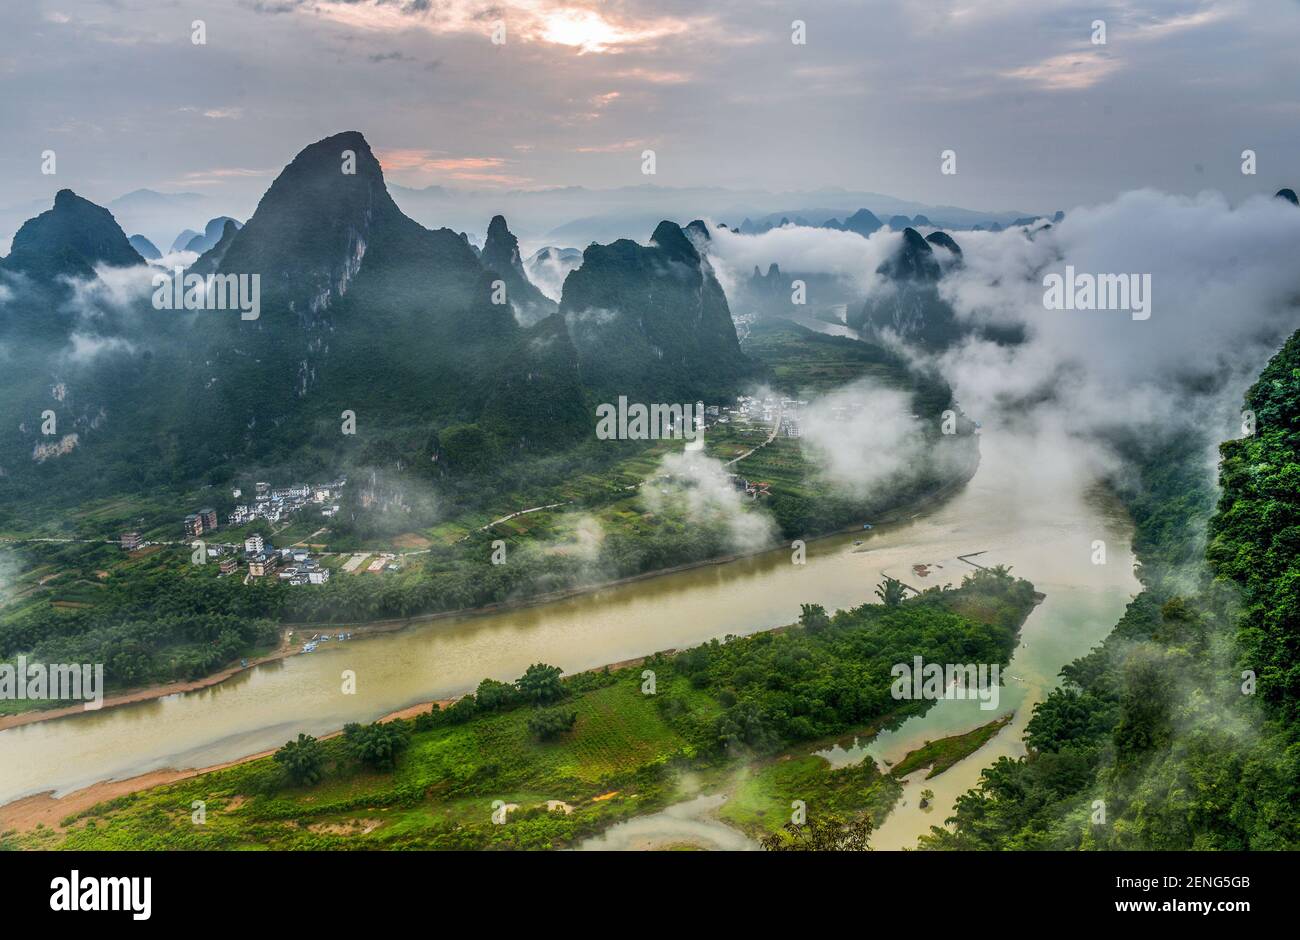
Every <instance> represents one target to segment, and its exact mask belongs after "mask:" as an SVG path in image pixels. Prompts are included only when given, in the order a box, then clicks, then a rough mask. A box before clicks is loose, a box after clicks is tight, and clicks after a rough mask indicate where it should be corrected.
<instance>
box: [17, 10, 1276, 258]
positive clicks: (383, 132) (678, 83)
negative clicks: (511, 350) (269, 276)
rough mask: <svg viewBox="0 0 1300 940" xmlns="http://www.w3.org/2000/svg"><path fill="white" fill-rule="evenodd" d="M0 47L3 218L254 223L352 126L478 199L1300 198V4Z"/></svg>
mask: <svg viewBox="0 0 1300 940" xmlns="http://www.w3.org/2000/svg"><path fill="white" fill-rule="evenodd" d="M195 20H202V21H203V22H204V24H205V27H206V43H205V44H202V45H196V44H195V43H194V42H193V41H192V32H193V30H192V23H193V21H195ZM795 20H802V21H803V22H804V23H805V24H806V39H807V41H806V44H803V45H797V44H795V43H793V42H792V41H791V34H792V28H791V24H792V22H793V21H795ZM1094 20H1104V21H1105V24H1106V44H1105V45H1096V44H1094V43H1093V42H1092V37H1093V33H1094V29H1093V25H1092V24H1093V21H1094ZM499 22H504V24H505V37H506V39H505V42H504V43H503V44H493V42H492V32H493V29H494V27H495V26H496V25H497V24H498V23H499ZM0 27H3V28H0V81H2V82H3V86H4V94H3V95H2V96H0V128H2V129H3V135H2V139H3V144H2V145H0V206H7V207H12V206H16V205H20V204H26V203H30V202H33V201H44V200H46V199H48V197H49V196H50V195H51V194H52V193H53V191H54V190H55V189H58V188H61V187H64V186H68V187H71V188H73V189H75V190H77V191H78V192H81V193H83V194H84V195H86V196H88V197H89V198H91V199H94V200H96V201H99V202H101V203H103V202H108V201H110V200H111V199H113V198H115V197H117V196H120V195H122V194H123V193H126V192H128V191H130V190H132V189H135V188H138V187H149V188H153V189H158V190H162V191H190V192H200V193H205V194H209V195H211V196H214V197H216V198H217V199H218V201H220V202H222V203H226V202H227V201H228V203H229V206H230V208H229V211H231V212H232V213H241V214H247V212H248V211H249V210H250V209H251V207H252V205H253V204H254V203H255V200H256V198H257V196H258V195H260V193H261V192H262V191H263V190H264V189H265V188H266V186H267V185H269V183H270V181H271V180H272V179H273V177H274V176H275V174H276V173H277V172H278V171H279V170H280V168H281V167H283V165H284V164H285V163H286V162H287V161H288V160H289V159H291V158H292V156H293V155H294V154H295V153H296V152H297V151H298V150H299V149H301V148H302V147H303V146H304V145H306V144H307V143H309V142H311V141H314V140H317V139H319V138H321V137H324V136H326V135H328V134H331V133H334V132H337V131H340V130H345V129H357V130H361V131H362V132H364V133H365V135H366V136H367V138H368V139H369V140H370V142H371V145H372V146H373V147H374V148H375V150H376V151H377V152H378V153H379V156H380V159H381V161H382V163H383V164H384V167H385V170H386V172H387V174H388V176H389V178H390V180H392V181H395V182H399V183H403V184H406V185H409V186H426V185H430V184H441V185H444V186H448V187H458V188H467V189H476V190H482V189H494V188H497V189H510V188H526V189H532V188H543V187H554V186H569V185H582V186H588V187H598V188H599V187H614V186H623V185H629V184H630V185H636V184H641V183H645V182H647V181H653V182H654V183H657V184H659V185H664V186H721V187H738V188H759V189H765V190H769V191H776V192H782V191H810V190H817V189H820V188H823V187H844V188H846V189H853V190H870V191H875V192H883V193H889V194H892V195H896V196H900V197H903V198H908V199H915V200H918V201H922V202H927V203H933V204H948V205H961V206H967V207H970V208H975V209H981V210H1009V209H1022V210H1025V211H1033V212H1039V211H1051V210H1053V209H1055V208H1060V207H1069V206H1074V205H1076V204H1079V203H1085V202H1094V201H1101V200H1105V199H1108V198H1111V197H1113V196H1114V195H1116V194H1117V193H1119V192H1122V191H1125V190H1129V189H1133V188H1137V187H1142V186H1151V187H1155V188H1158V189H1161V190H1165V191H1169V192H1174V193H1189V194H1190V193H1196V192H1198V191H1201V190H1205V189H1214V190H1218V191H1221V192H1223V193H1224V194H1225V195H1226V196H1227V197H1228V198H1229V200H1231V201H1236V200H1238V199H1240V198H1243V197H1244V196H1245V195H1246V194H1248V193H1254V192H1259V191H1263V190H1267V191H1269V192H1272V191H1273V190H1276V189H1277V188H1279V187H1280V186H1283V185H1290V186H1297V185H1300V120H1297V119H1298V118H1300V68H1298V67H1297V62H1298V60H1300V57H1298V53H1297V48H1300V4H1298V3H1297V2H1296V0H1229V2H1213V0H1199V2H1198V0H1150V2H1143V3H1129V2H1114V3H1111V2H1104V0H1096V2H1083V3H1080V2H1072V0H882V2H825V0H792V2H767V0H611V2H590V0H520V2H517V3H505V4H499V5H493V4H491V3H488V2H483V0H4V3H3V5H2V6H0ZM1248 148H1249V149H1253V150H1255V151H1256V152H1257V154H1258V175H1257V176H1254V177H1249V176H1243V174H1242V172H1241V152H1242V151H1243V150H1245V149H1248ZM645 149H653V150H655V151H656V155H657V174H656V175H655V176H654V177H653V178H650V179H648V178H647V177H645V176H643V175H642V173H641V153H642V151H643V150H645ZM945 149H952V150H954V151H956V154H957V173H956V174H955V175H944V174H942V173H941V172H940V152H941V151H943V150H945ZM45 150H54V151H55V152H56V154H57V175H56V176H55V177H49V176H43V175H41V172H40V169H41V154H42V151H45ZM4 234H5V235H7V234H9V233H7V232H6V233H4Z"/></svg>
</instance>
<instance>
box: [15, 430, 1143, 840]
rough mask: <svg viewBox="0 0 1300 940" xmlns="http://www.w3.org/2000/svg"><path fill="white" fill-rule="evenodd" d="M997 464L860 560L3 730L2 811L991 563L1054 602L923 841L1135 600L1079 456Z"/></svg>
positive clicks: (915, 723)
mask: <svg viewBox="0 0 1300 940" xmlns="http://www.w3.org/2000/svg"><path fill="white" fill-rule="evenodd" d="M982 454H983V457H982V461H981V465H980V469H979V471H978V472H977V473H976V475H975V477H974V478H973V479H972V480H971V482H970V483H969V484H968V485H967V486H966V487H965V488H964V489H963V490H961V491H960V492H959V493H957V494H956V495H955V496H954V497H952V498H951V499H950V500H949V501H947V502H945V503H943V504H942V505H939V506H938V507H936V508H934V509H932V510H931V511H929V512H926V513H923V514H921V515H919V516H918V517H916V518H914V519H912V520H909V521H906V522H903V523H899V524H896V525H891V526H888V527H882V528H880V529H877V530H875V531H874V532H872V533H869V534H868V535H867V537H866V538H865V541H864V543H863V544H862V545H861V546H855V545H854V544H853V543H854V541H855V540H856V539H857V538H858V536H855V535H852V534H850V535H845V536H836V537H833V538H829V539H823V540H819V541H815V542H812V543H810V544H809V546H808V552H807V562H806V564H803V565H796V564H793V563H792V561H791V553H790V551H789V550H788V549H780V550H776V551H773V552H769V553H766V554H764V555H759V556H754V557H750V558H745V559H742V560H739V561H735V562H731V563H729V564H724V565H716V566H709V567H703V568H696V569H692V570H688V571H683V572H677V573H674V574H669V575H665V576H662V577H658V578H652V579H648V580H644V581H637V582H633V583H629V584H623V585H618V586H615V587H611V588H607V589H603V590H600V591H596V592H594V593H591V594H586V595H581V596H577V597H572V598H568V599H565V600H562V601H557V602H554V603H550V604H546V605H543V606H537V607H529V608H523V609H517V610H509V611H502V612H496V613H493V614H490V615H483V616H467V617H461V618H454V619H445V620H439V621H430V622H425V623H421V624H417V625H415V626H412V627H410V628H407V629H405V630H402V631H399V632H395V633H388V634H381V635H377V636H373V637H368V638H365V639H357V640H352V641H348V642H343V643H338V642H332V643H327V644H323V645H322V646H321V648H320V649H319V650H318V651H316V652H314V653H311V654H305V655H299V656H293V657H290V658H288V659H284V660H280V661H277V662H273V663H268V664H265V665H262V666H259V667H257V668H255V669H252V670H249V671H247V672H243V673H240V674H239V675H237V676H235V677H234V678H232V679H230V680H228V681H226V682H223V683H221V684H220V685H216V686H213V687H210V688H207V689H203V690H199V691H195V692H188V693H181V694H176V695H171V696H167V697H165V698H161V699H157V700H154V701H149V702H141V703H137V704H132V705H124V706H120V707H117V708H111V709H105V710H103V711H99V712H86V713H83V714H79V715H75V716H72V717H68V718H60V719H54V720H50V721H44V722H38V723H35V724H29V725H22V726H19V727H16V728H11V729H8V730H6V731H3V732H0V805H2V804H4V803H6V802H9V801H10V800H13V799H16V798H19V797H22V796H25V795H29V794H32V793H37V792H42V791H54V793H55V795H56V796H57V795H62V794H64V793H67V792H70V791H72V790H76V789H79V788H81V787H84V786H88V785H90V784H93V783H97V782H100V781H104V780H111V779H121V778H126V777H131V776H135V775H137V774H141V773H145V772H148V771H152V770H159V769H163V768H174V769H184V768H190V767H204V766H208V765H211V764H216V763H221V762H223V761H228V760H232V759H235V758H239V757H242V756H245V755H248V754H252V753H256V752H259V751H263V750H267V749H270V748H274V747H277V746H279V745H280V744H282V743H284V742H285V741H286V740H288V739H289V738H290V737H292V736H294V735H296V734H297V733H298V732H299V731H305V732H308V733H310V734H316V735H319V734H322V733H325V732H329V731H333V730H336V729H338V728H340V727H342V726H343V725H344V724H345V723H347V722H350V721H368V720H372V719H374V718H376V717H378V716H380V715H384V714H387V713H389V712H392V711H396V710H398V709H401V708H404V707H406V706H409V705H412V704H415V703H418V702H422V701H429V700H432V699H440V698H448V697H451V696H453V695H456V694H459V693H462V692H464V691H466V690H468V689H471V688H473V687H474V686H475V685H477V683H478V682H479V680H480V679H482V678H484V677H485V676H487V677H492V678H495V679H500V680H508V679H513V678H515V677H517V676H518V675H519V674H520V673H522V672H523V670H524V669H525V668H526V667H527V666H528V665H529V664H530V663H534V662H539V661H540V662H548V663H552V664H554V665H557V666H560V667H562V668H563V669H565V670H566V671H570V672H572V671H576V670H582V669H587V668H591V667H594V666H599V665H602V664H604V663H611V662H618V661H620V660H624V659H630V658H633V657H636V656H641V655H644V654H647V653H651V652H654V651H658V650H664V649H669V648H682V647H686V646H690V645H693V644H697V643H700V642H702V641H705V640H708V639H710V638H713V637H723V636H725V635H727V634H745V633H752V632H755V631H758V630H764V629H768V628H771V627H775V626H779V625H781V624H785V623H789V622H791V621H793V620H795V619H796V618H797V616H798V613H799V604H800V603H801V602H812V601H815V602H818V603H821V604H823V605H825V606H826V607H827V608H828V609H836V608H842V607H848V606H853V605H857V604H861V603H863V602H866V601H870V600H874V598H873V590H874V588H875V585H876V584H877V583H878V582H879V581H880V580H881V576H882V573H886V572H887V573H889V574H891V575H894V576H896V577H899V578H901V579H902V580H904V581H905V582H907V583H909V584H914V585H916V586H918V587H925V586H930V585H933V584H936V583H942V582H944V581H951V582H955V581H958V580H960V578H961V576H962V575H964V574H965V573H966V572H968V571H970V570H973V569H972V568H971V567H970V565H969V564H967V563H965V562H962V561H960V560H958V559H957V557H956V556H958V555H965V554H967V553H971V552H981V551H982V552H984V553H985V554H982V555H979V556H976V557H975V558H973V559H971V560H972V561H976V562H979V563H981V564H990V565H992V564H1009V565H1012V566H1013V567H1014V569H1015V571H1016V573H1017V574H1020V575H1022V576H1024V577H1027V578H1029V579H1030V580H1031V581H1033V582H1034V583H1035V584H1036V586H1037V587H1038V589H1039V590H1040V591H1044V592H1045V593H1046V594H1047V600H1046V601H1045V602H1044V603H1043V604H1041V605H1040V606H1039V607H1038V608H1037V609H1036V610H1035V611H1034V612H1033V614H1032V615H1031V616H1030V618H1029V621H1028V622H1027V623H1026V625H1025V629H1024V636H1023V644H1024V646H1023V647H1022V649H1020V650H1018V651H1017V652H1016V654H1015V659H1014V660H1013V662H1012V664H1011V666H1010V668H1009V669H1008V670H1007V672H1008V673H1009V674H1011V675H1014V676H1015V677H1016V678H1015V679H1013V678H1009V677H1008V678H1006V679H1005V682H1006V686H1007V687H1006V688H1005V689H1004V694H1003V700H1002V703H1001V704H1002V706H1003V707H1002V708H1001V710H1000V711H999V712H997V714H1001V713H1003V712H1005V711H1008V710H1010V709H1012V708H1014V709H1015V710H1016V718H1015V720H1014V721H1013V722H1012V723H1011V724H1010V725H1009V726H1008V727H1007V728H1005V729H1004V730H1003V731H1002V732H1001V733H1000V734H999V735H998V736H997V737H996V738H995V739H994V740H993V741H991V742H989V743H988V744H987V745H986V746H985V747H984V748H982V749H981V750H980V751H979V752H978V753H977V754H976V755H974V756H973V757H971V758H969V759H967V760H966V761H963V762H962V763H960V764H958V765H957V766H955V767H954V768H952V769H950V770H949V771H948V772H947V773H945V774H943V775H942V776H940V777H938V778H936V779H935V780H933V781H928V782H927V783H926V786H928V787H929V788H930V789H933V790H934V791H935V794H936V800H935V807H934V808H933V809H932V810H931V811H930V812H928V813H925V812H921V811H920V810H918V809H917V808H916V804H917V800H918V797H919V793H920V790H921V789H923V787H922V786H921V785H920V783H919V781H917V780H916V777H917V776H920V775H914V776H913V780H912V781H910V782H909V783H908V786H907V792H906V793H905V794H904V796H903V798H902V799H903V803H902V804H900V806H899V807H898V808H897V809H896V810H895V812H894V813H893V814H892V815H891V816H890V818H889V819H888V820H887V821H886V823H885V825H884V826H883V827H882V828H881V830H880V831H879V833H878V834H877V836H876V837H875V842H876V844H878V845H880V846H882V847H887V846H888V847H896V846H903V845H911V844H914V842H915V836H916V835H917V834H918V833H920V832H924V831H926V829H928V826H929V824H930V823H932V822H937V821H939V820H941V819H942V817H943V815H946V809H947V807H949V806H951V805H952V799H953V798H955V796H956V795H957V794H958V793H960V792H962V791H964V790H965V789H966V788H967V787H969V786H970V785H971V784H972V783H974V782H975V780H976V779H977V778H978V772H979V769H980V768H981V767H983V766H985V765H986V764H987V763H989V762H990V761H991V760H992V759H993V758H994V757H996V756H997V755H1000V754H1017V753H1019V752H1020V749H1021V745H1020V743H1019V742H1020V734H1021V732H1022V730H1023V726H1024V722H1025V721H1026V720H1027V719H1028V717H1029V712H1028V707H1029V706H1031V705H1032V704H1033V702H1035V701H1038V700H1039V699H1040V698H1041V697H1042V695H1043V694H1044V692H1045V690H1046V689H1048V688H1050V686H1051V684H1052V683H1053V682H1055V677H1056V673H1057V671H1058V670H1059V669H1060V667H1061V665H1062V664H1064V663H1066V662H1068V661H1069V660H1071V659H1073V658H1074V657H1075V656H1078V655H1080V654H1081V653H1084V652H1086V651H1087V650H1088V649H1089V648H1090V647H1091V646H1092V645H1094V644H1095V643H1096V642H1098V641H1099V640H1100V639H1101V638H1102V637H1104V636H1105V635H1106V633H1107V632H1109V630H1110V628H1111V626H1113V624H1114V623H1115V621H1116V620H1117V619H1118V617H1119V615H1120V613H1121V612H1122V610H1123V606H1124V604H1125V603H1126V602H1127V600H1128V598H1129V597H1130V596H1131V594H1132V593H1133V592H1134V591H1136V589H1137V583H1136V580H1135V579H1134V578H1133V575H1132V556H1131V554H1130V550H1129V545H1128V541H1129V533H1128V529H1127V526H1126V522H1125V517H1124V515H1123V513H1122V512H1121V511H1120V510H1119V509H1118V508H1117V507H1116V506H1114V505H1111V504H1108V503H1107V502H1106V501H1105V500H1103V499H1100V498H1091V499H1089V498H1085V497H1084V495H1083V486H1082V484H1081V482H1080V483H1078V485H1076V483H1075V482H1068V483H1067V482H1062V479H1063V471H1062V466H1061V463H1062V462H1064V463H1065V471H1066V472H1065V474H1064V475H1065V477H1070V474H1069V472H1068V471H1069V467H1068V463H1069V456H1068V453H1067V452H1058V453H1056V454H1055V456H1054V463H1053V469H1052V472H1050V473H1048V472H1045V470H1044V466H1043V461H1042V459H1041V455H1038V454H1036V453H1035V452H1034V451H1032V450H1027V449H1025V448H1024V447H1022V446H1021V445H1019V444H1017V443H1016V442H1015V441H1014V440H1013V439H1011V438H1003V437H1000V436H999V435H997V434H989V433H987V432H986V433H985V435H984V439H983V442H982ZM1071 479H1072V478H1071ZM1079 479H1080V480H1081V479H1082V478H1081V477H1080V478H1079ZM1094 539H1104V540H1105V541H1106V542H1107V546H1108V555H1109V557H1108V564H1105V565H1094V564H1092V561H1091V555H1092V548H1091V546H1092V542H1093V540H1094ZM918 563H925V564H929V565H933V566H937V567H933V568H932V569H931V572H930V574H929V575H928V576H927V577H925V578H921V577H918V576H917V575H916V574H914V572H913V570H912V565H914V564H918ZM344 670H351V671H352V672H354V673H355V676H356V691H355V694H343V692H342V686H343V676H342V674H343V672H344ZM976 705H977V703H973V702H959V701H951V702H943V703H940V704H939V705H938V706H936V707H935V708H933V709H931V711H930V713H929V714H927V715H926V716H924V717H923V718H919V719H913V720H910V721H908V722H907V723H906V724H904V725H903V726H902V727H901V728H899V729H898V730H896V731H895V732H893V733H887V734H885V735H882V736H881V738H880V740H879V741H877V742H875V743H874V744H873V745H872V746H871V749H870V752H871V753H872V754H873V755H878V756H883V757H885V758H888V759H892V760H897V759H898V757H901V756H902V755H903V754H904V753H906V751H907V750H910V749H911V748H912V747H914V746H917V745H919V744H920V743H921V742H923V741H924V740H925V739H926V738H932V737H942V736H944V735H945V734H951V733H956V732H960V731H964V730H968V729H969V728H972V727H974V726H976V725H978V724H982V723H984V722H986V721H988V720H990V719H991V718H992V717H996V715H995V714H994V713H990V712H982V711H979V710H978V708H977V707H975V706H976ZM848 743H849V744H850V748H849V751H850V753H849V754H844V753H840V754H838V755H836V754H833V755H831V756H832V757H833V758H835V757H838V758H840V759H846V758H851V757H856V756H860V754H859V753H856V752H853V751H852V748H851V744H852V742H851V741H850V742H848ZM859 750H860V749H859Z"/></svg>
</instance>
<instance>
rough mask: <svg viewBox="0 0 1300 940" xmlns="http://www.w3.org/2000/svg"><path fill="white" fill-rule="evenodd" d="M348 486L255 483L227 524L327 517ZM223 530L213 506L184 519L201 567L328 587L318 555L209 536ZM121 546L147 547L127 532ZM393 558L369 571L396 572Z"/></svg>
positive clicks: (352, 562) (257, 538)
mask: <svg viewBox="0 0 1300 940" xmlns="http://www.w3.org/2000/svg"><path fill="white" fill-rule="evenodd" d="M346 485H347V479H346V478H339V479H337V480H334V481H332V482H329V483H319V484H309V483H293V484H290V485H289V486H286V487H282V488H273V487H272V486H271V484H270V483H265V482H259V483H256V484H255V485H254V490H253V498H252V500H251V501H249V502H247V503H240V502H238V500H240V499H241V498H243V496H244V493H243V490H241V489H234V490H232V491H231V496H232V497H233V498H234V499H235V500H236V503H235V507H234V509H233V511H232V512H231V513H230V516H229V517H228V519H227V521H226V524H227V526H229V527H232V528H233V527H238V526H247V525H249V524H251V523H255V522H262V523H265V524H266V525H267V526H268V527H273V526H275V525H277V524H280V523H283V522H285V521H287V520H288V519H289V517H290V516H292V515H294V514H295V513H298V512H301V511H302V510H304V509H306V508H307V507H309V506H316V507H319V508H320V514H321V515H322V516H323V517H325V518H327V519H328V518H331V517H333V516H334V515H336V514H337V513H338V511H339V504H338V503H337V502H335V500H336V499H337V498H338V497H339V495H340V493H341V491H342V490H343V488H344V487H345V486H346ZM219 528H220V521H219V519H218V516H217V510H216V509H213V508H211V507H206V508H203V509H200V510H198V511H197V512H193V513H190V514H189V515H187V516H185V518H184V519H183V520H182V521H181V530H182V533H183V535H184V536H185V540H186V542H194V543H195V548H196V550H201V551H202V552H203V553H204V554H203V556H202V557H203V561H202V562H201V563H207V562H209V561H215V562H216V563H217V565H218V568H219V570H220V573H221V575H222V576H226V575H231V574H234V573H235V572H236V571H238V570H240V569H241V568H243V569H246V575H245V581H248V580H250V579H253V578H265V577H272V576H274V577H277V578H279V579H280V580H281V581H284V582H286V583H288V584H291V585H303V584H325V583H327V582H328V581H329V579H330V568H328V567H326V566H325V565H324V564H323V563H322V561H321V559H320V558H319V557H313V555H312V552H311V551H310V550H309V549H308V548H307V547H306V546H303V545H296V546H291V547H287V548H280V549H277V548H275V546H274V545H272V544H271V542H270V541H269V540H268V539H266V538H265V537H263V535H262V534H261V533H259V532H253V533H252V534H250V535H248V536H247V537H246V538H245V539H244V540H243V542H242V543H240V542H226V543H220V542H216V541H213V540H211V539H210V538H205V537H208V536H211V535H212V534H213V533H215V532H216V531H217V530H218V529H219ZM120 544H121V546H122V549H123V550H124V551H128V552H131V551H137V550H139V549H140V548H141V547H143V546H144V545H146V544H149V543H147V542H146V541H145V539H144V537H143V536H142V535H141V533H140V532H124V533H123V534H122V537H121V539H120ZM330 554H332V553H330ZM368 557H369V553H365V554H360V555H354V556H353V557H352V558H351V559H349V560H348V561H347V562H345V563H344V564H343V570H344V571H347V572H349V573H351V572H353V571H355V570H357V569H358V568H359V566H360V564H361V562H363V561H364V560H365V559H366V558H368ZM394 557H395V556H393V555H391V554H384V555H381V556H380V557H378V558H377V559H376V561H375V562H372V564H371V565H370V566H369V567H368V568H367V569H366V570H367V571H379V570H390V571H391V570H396V568H397V567H398V566H397V565H396V564H395V562H394Z"/></svg>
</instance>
